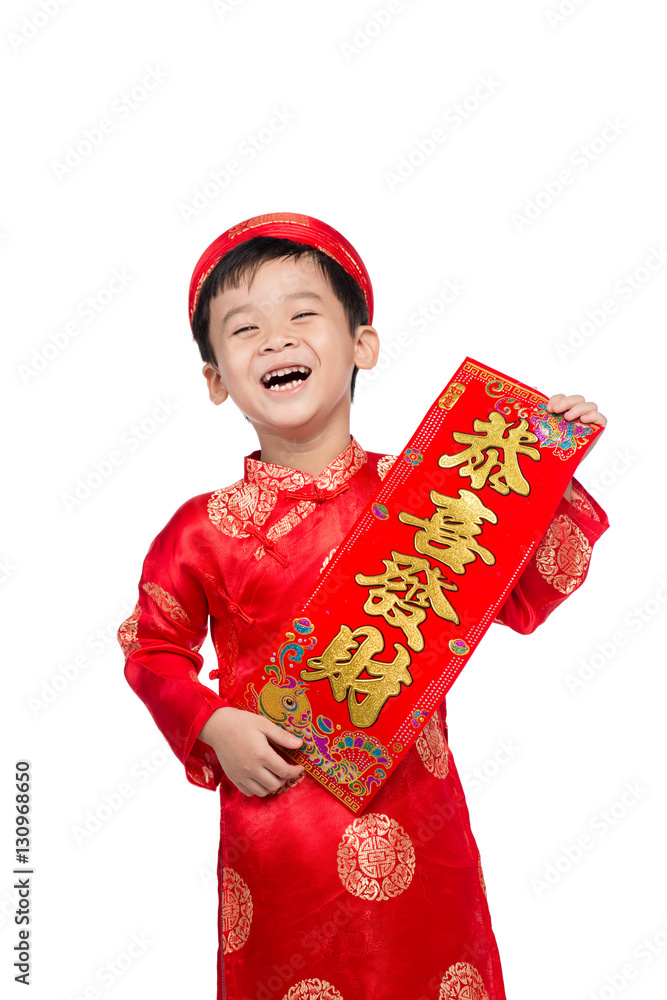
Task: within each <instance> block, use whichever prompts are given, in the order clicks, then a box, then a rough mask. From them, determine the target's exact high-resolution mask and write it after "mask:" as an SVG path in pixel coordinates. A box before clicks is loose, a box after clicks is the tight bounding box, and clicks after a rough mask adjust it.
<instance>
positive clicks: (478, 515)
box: [398, 490, 498, 623]
mask: <svg viewBox="0 0 667 1000" xmlns="http://www.w3.org/2000/svg"><path fill="white" fill-rule="evenodd" d="M429 496H430V498H431V502H432V503H434V504H435V506H436V512H435V514H433V516H432V517H428V518H427V517H415V515H414V514H410V513H409V512H407V511H404V510H402V511H401V512H400V513H399V515H398V519H399V521H402V522H403V524H412V525H414V526H415V527H418V528H421V531H418V532H416V534H415V543H414V544H415V548H416V550H417V552H423V553H424V554H425V555H428V556H432V557H433V558H434V559H437V560H438V562H441V563H443V564H444V565H445V566H449V568H450V569H451V570H453V571H454V573H459V574H461V573H465V567H466V566H467V565H468V563H471V562H474V561H475V558H476V557H477V556H479V558H480V559H481V560H482V562H485V563H486V565H487V566H492V565H493V564H494V563H495V561H496V557H495V556H494V555H493V553H492V552H490V551H489V550H488V549H485V548H484V546H483V545H480V544H479V542H478V541H477V538H476V536H477V535H479V534H481V531H482V521H490V522H491V524H497V522H498V518H497V517H496V515H495V514H494V513H493V511H492V510H489V508H488V507H485V506H484V504H483V503H482V501H481V500H480V499H479V497H478V496H477V494H475V493H471V492H470V490H459V496H458V499H457V498H456V497H448V496H444V494H442V493H437V492H436V491H435V490H431V492H430V494H429ZM457 623H458V619H457Z"/></svg>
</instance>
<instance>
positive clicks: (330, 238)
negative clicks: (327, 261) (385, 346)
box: [189, 212, 373, 325]
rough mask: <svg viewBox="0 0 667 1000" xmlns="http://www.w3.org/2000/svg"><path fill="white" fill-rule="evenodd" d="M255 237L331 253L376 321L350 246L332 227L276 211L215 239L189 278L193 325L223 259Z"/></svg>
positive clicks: (357, 258)
mask: <svg viewBox="0 0 667 1000" xmlns="http://www.w3.org/2000/svg"><path fill="white" fill-rule="evenodd" d="M254 236H277V237H279V238H281V239H288V240H293V241H294V242H295V243H307V244H308V246H311V247H316V248H317V249H318V250H321V251H322V252H323V253H325V254H328V256H329V257H332V258H333V259H334V260H335V261H337V262H338V263H339V264H340V265H341V267H343V268H344V269H345V270H346V271H347V273H348V274H349V275H351V276H352V277H353V278H354V280H355V281H356V282H357V284H358V285H359V287H360V288H361V290H362V292H363V293H364V298H365V299H366V305H367V306H368V322H369V323H372V322H373V288H372V286H371V279H370V278H369V276H368V271H367V270H366V268H365V266H364V262H363V261H362V259H361V257H360V256H359V254H358V253H357V251H356V250H355V249H354V247H353V246H352V244H351V243H348V241H347V240H346V239H345V237H344V236H342V235H341V234H340V233H339V232H338V231H337V230H335V229H334V228H333V227H332V226H328V225H327V224H326V222H320V220H319V219H314V218H313V217H312V216H310V215H295V214H294V213H293V212H274V213H272V214H269V215H256V216H255V218H254V219H246V220H245V222H239V224H238V225H236V226H232V228H231V229H228V230H227V232H225V233H223V234H222V236H218V238H217V239H215V240H213V242H212V243H211V245H210V246H209V247H207V248H206V250H204V252H203V254H202V255H201V257H200V258H199V260H198V261H197V264H196V266H195V269H194V271H193V272H192V278H191V279H190V298H189V311H190V324H191V325H192V317H193V316H194V312H195V309H196V307H197V302H198V300H199V293H200V292H201V289H202V285H203V284H204V282H205V281H206V279H207V278H208V276H209V274H210V273H211V271H212V270H213V268H214V267H215V265H216V264H217V263H218V261H220V260H221V258H222V257H224V255H225V254H226V253H228V252H229V251H230V250H232V249H233V248H234V247H235V246H238V245H239V243H245V241H246V240H250V239H252V238H253V237H254Z"/></svg>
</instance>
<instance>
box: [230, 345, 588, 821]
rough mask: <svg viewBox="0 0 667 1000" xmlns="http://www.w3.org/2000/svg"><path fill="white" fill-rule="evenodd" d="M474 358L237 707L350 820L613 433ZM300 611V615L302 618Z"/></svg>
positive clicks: (438, 697) (414, 733)
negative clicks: (262, 724) (287, 737)
mask: <svg viewBox="0 0 667 1000" xmlns="http://www.w3.org/2000/svg"><path fill="white" fill-rule="evenodd" d="M547 399H548V397H547V396H543V395H542V394H541V393H539V392H536V391H535V390H534V389H531V388H529V387H528V386H526V385H523V384H522V383H521V382H516V381H515V380H514V379H510V378H507V377H506V376H505V375H502V374H501V373H500V372H497V371H494V370H493V369H491V368H485V367H484V366H483V365H480V364H478V363H477V362H476V361H473V360H472V359H471V358H466V360H465V361H464V362H463V364H462V365H461V367H460V368H459V370H458V371H457V372H456V374H455V375H454V377H453V378H452V380H451V381H450V383H449V384H448V385H447V387H446V388H445V390H444V392H443V393H442V394H441V395H440V396H439V397H438V399H436V401H435V402H434V403H433V405H432V406H431V408H430V409H429V411H428V413H427V414H426V416H425V417H424V419H423V420H422V422H421V424H420V425H419V427H418V428H417V431H416V432H415V434H413V436H412V438H411V439H410V442H409V444H408V447H407V448H406V449H405V450H404V451H403V453H402V454H401V455H400V456H399V457H398V459H397V460H396V462H395V463H394V465H393V467H392V469H391V472H390V473H389V475H388V476H387V478H386V480H385V481H384V482H383V484H382V486H381V488H380V490H379V492H378V494H377V496H376V497H375V499H374V500H373V501H372V502H371V503H370V504H369V505H368V507H367V508H366V510H365V511H364V512H363V513H362V514H361V516H360V517H359V518H358V520H357V522H356V523H355V525H354V526H353V528H352V529H351V530H350V532H349V533H348V535H347V536H346V538H345V540H344V541H343V543H342V544H341V545H340V546H339V548H338V550H337V552H336V555H335V556H334V558H333V559H332V560H331V562H330V563H329V564H328V566H327V567H326V569H325V570H324V572H323V573H322V574H321V575H320V577H319V578H318V581H317V585H316V587H315V589H314V591H313V593H312V595H311V597H310V598H309V600H308V601H307V602H306V605H305V607H304V608H303V609H302V610H301V611H300V613H299V614H298V615H295V617H294V619H292V620H291V621H290V622H289V623H288V624H287V625H286V627H285V630H284V633H283V634H281V636H280V637H279V639H278V640H277V641H276V645H275V651H274V653H273V655H272V656H271V657H270V660H269V662H268V663H267V664H266V665H265V666H264V667H263V668H262V669H260V670H258V672H257V676H256V677H255V678H254V680H253V681H252V682H251V683H249V684H247V685H246V686H245V687H244V688H243V689H242V690H241V691H240V692H239V695H238V696H237V698H236V700H235V705H236V706H237V707H239V708H245V709H249V710H250V711H254V712H259V713H263V714H265V715H266V716H268V717H269V718H270V719H272V720H273V721H274V722H276V723H278V724H279V725H281V726H283V728H285V729H289V730H292V731H293V732H295V733H297V735H298V736H300V737H302V738H303V741H304V742H303V744H302V746H301V748H300V749H299V750H297V751H296V752H293V751H285V752H286V753H287V754H288V756H289V757H291V758H292V759H293V760H295V761H296V762H297V763H299V764H303V766H304V768H305V769H306V770H307V771H308V772H309V773H310V774H311V775H312V776H313V777H314V778H316V779H317V780H318V781H319V782H321V783H322V784H323V785H324V787H325V788H327V789H328V790H329V791H330V792H331V793H332V794H333V795H335V796H336V797H337V798H339V799H340V800H341V801H342V802H344V803H345V805H346V806H348V807H349V808H350V809H351V810H352V811H353V812H355V813H357V812H359V811H360V810H361V809H363V808H364V807H365V806H366V805H367V804H368V803H369V802H370V800H371V799H372V798H373V796H374V795H375V794H376V792H377V791H378V789H379V788H380V787H381V786H382V784H383V783H384V782H385V781H386V780H387V778H389V777H390V776H391V774H392V772H393V771H394V770H395V769H396V765H397V764H398V762H399V761H400V760H401V758H402V757H403V755H404V754H405V753H406V752H407V750H408V749H409V748H410V746H411V745H412V743H413V742H414V741H415V739H416V738H417V737H418V736H419V734H420V732H421V730H422V729H423V727H424V723H425V722H426V721H427V720H428V719H429V718H430V716H431V715H432V713H433V711H434V710H435V709H436V708H437V706H438V705H439V704H440V702H441V701H442V699H443V698H444V696H445V694H446V693H447V691H448V690H449V688H450V687H451V685H452V684H453V683H454V681H455V679H456V677H457V676H458V674H459V673H460V672H461V670H462V669H463V666H464V665H465V664H466V663H467V661H468V658H469V657H470V655H471V654H472V653H473V652H474V650H475V649H476V648H477V646H478V645H479V643H480V641H481V639H482V636H483V635H484V633H485V632H486V630H487V629H488V627H489V625H490V624H491V622H492V621H493V620H494V618H495V617H496V613H497V611H498V609H499V608H500V606H501V605H502V604H503V603H504V601H505V599H506V597H507V596H508V594H509V592H510V591H511V590H512V588H513V586H514V584H515V582H516V579H517V577H518V576H519V575H520V573H521V571H522V570H523V568H524V566H525V564H526V562H527V561H528V560H529V559H530V557H531V555H532V554H533V551H534V550H535V547H536V546H537V544H538V542H539V540H540V539H541V537H542V535H543V534H544V532H545V530H546V528H547V525H548V524H549V521H550V520H551V517H552V515H553V513H554V511H555V509H556V507H557V506H558V504H559V502H560V498H561V497H562V495H563V493H564V492H565V489H566V487H567V484H568V482H569V480H570V479H571V478H572V474H573V472H574V470H575V468H576V467H577V465H578V464H579V461H580V460H581V458H582V456H583V454H584V452H585V450H586V448H587V447H589V446H590V444H591V442H592V441H593V440H594V439H595V437H596V435H597V434H599V433H601V431H602V428H601V427H599V426H598V425H585V424H581V423H577V422H576V421H573V422H568V421H567V420H564V419H563V418H562V417H560V416H557V415H554V414H551V413H548V412H547V411H546V409H545V404H546V402H547ZM295 610H296V609H295Z"/></svg>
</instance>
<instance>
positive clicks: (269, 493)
mask: <svg viewBox="0 0 667 1000" xmlns="http://www.w3.org/2000/svg"><path fill="white" fill-rule="evenodd" d="M366 460H367V459H366V452H365V451H364V450H363V448H362V447H361V446H360V445H359V444H358V442H357V441H356V440H355V439H354V438H352V440H351V441H350V444H349V445H348V447H347V448H346V449H345V451H343V452H342V453H341V454H340V455H339V456H338V457H337V458H335V459H334V461H333V462H332V463H331V464H330V465H328V466H327V467H326V469H323V470H322V472H321V473H320V474H319V476H317V477H313V476H311V475H309V474H308V473H306V472H299V470H298V469H288V468H286V467H285V466H282V465H274V464H272V463H271V462H261V461H259V459H256V458H250V457H248V458H247V459H246V469H245V475H246V478H245V479H239V480H238V481H237V482H235V483H233V484H232V485H231V486H227V487H226V488H225V489H222V490H216V492H215V493H212V494H211V496H210V497H209V499H208V503H207V505H206V506H207V511H208V516H209V518H210V520H211V521H212V523H213V524H215V526H216V527H217V528H219V529H220V531H222V532H223V534H225V535H230V536H231V537H233V538H248V537H249V535H250V532H249V531H246V530H245V527H244V523H243V522H244V521H250V522H252V524H254V525H255V526H256V527H257V528H261V527H262V526H263V525H264V524H265V523H266V521H267V520H268V518H269V516H270V514H271V512H272V510H273V508H274V507H275V505H276V502H277V500H278V495H279V491H280V490H299V489H302V488H303V487H304V486H306V485H307V484H308V483H314V485H315V486H316V487H317V489H318V490H324V491H326V490H330V489H335V488H336V487H337V486H341V485H342V484H343V483H345V482H346V481H347V480H348V479H349V478H350V476H353V475H354V473H355V472H357V471H358V470H359V469H360V468H361V467H362V465H364V464H365V462H366ZM316 508H317V503H316V502H315V501H314V500H308V499H302V500H300V501H299V502H298V503H297V504H296V506H295V507H293V508H292V509H291V510H290V511H288V513H287V514H285V515H284V516H283V517H281V518H280V520H279V521H276V523H275V524H272V525H271V527H270V528H268V530H267V532H266V534H267V536H268V538H270V539H272V540H273V541H275V540H276V539H278V538H283V537H284V536H285V535H287V534H288V533H289V532H290V531H291V530H292V528H295V527H296V526H297V525H298V524H300V522H301V521H303V520H304V518H306V517H307V516H308V515H309V514H312V512H313V511H314V510H315V509H316ZM264 555H265V549H264V547H263V546H262V545H261V544H260V545H258V547H257V549H256V550H255V558H256V559H258V560H259V559H261V558H262V557H263V556H264Z"/></svg>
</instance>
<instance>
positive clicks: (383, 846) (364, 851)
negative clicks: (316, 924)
mask: <svg viewBox="0 0 667 1000" xmlns="http://www.w3.org/2000/svg"><path fill="white" fill-rule="evenodd" d="M337 857H338V875H339V877H340V880H341V882H342V883H343V885H344V886H345V888H346V889H347V891H348V892H349V893H351V894H352V895H353V896H360V897H361V898H362V899H369V900H371V899H372V900H377V901H380V900H382V899H391V898H392V897H394V896H400V894H401V893H402V892H405V890H406V889H407V888H408V886H409V885H410V883H411V882H412V876H413V874H414V870H415V852H414V848H413V846H412V841H411V840H410V838H409V837H408V835H407V833H406V832H405V830H404V829H403V827H402V826H399V824H398V823H397V822H396V820H394V819H390V818H389V816H386V815H385V814H384V813H366V814H365V815H363V816H358V817H357V819H355V820H354V822H352V823H351V824H350V825H349V826H348V827H347V829H346V830H345V833H344V834H343V838H342V840H341V842H340V844H339V845H338V855H337Z"/></svg>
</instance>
